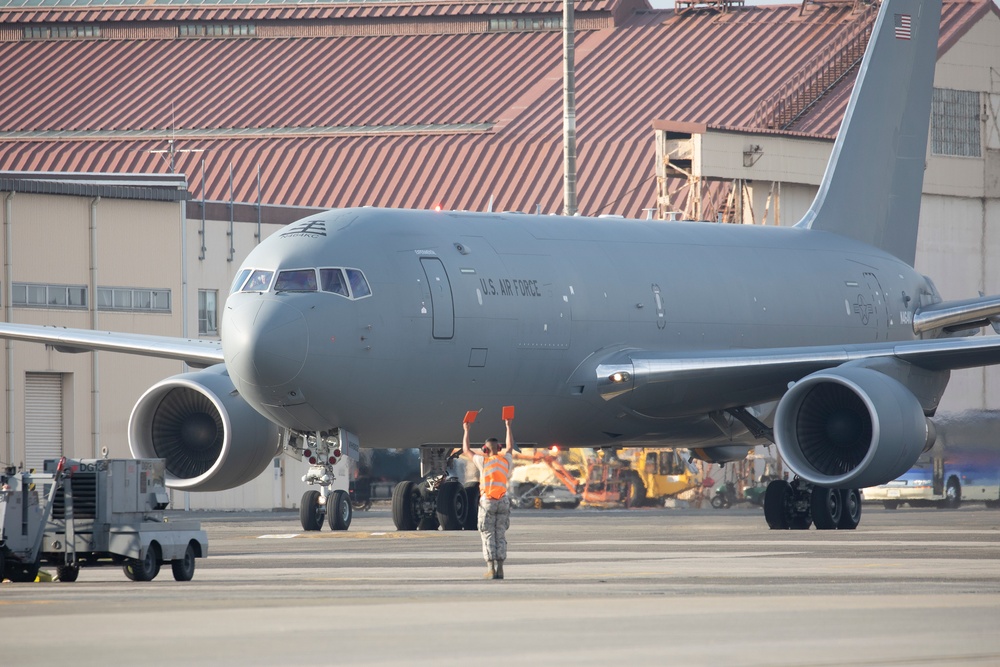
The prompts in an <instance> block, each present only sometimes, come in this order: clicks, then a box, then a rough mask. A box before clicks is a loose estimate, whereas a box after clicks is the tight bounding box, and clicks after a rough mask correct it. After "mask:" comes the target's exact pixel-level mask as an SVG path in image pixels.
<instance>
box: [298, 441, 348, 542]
mask: <svg viewBox="0 0 1000 667" xmlns="http://www.w3.org/2000/svg"><path fill="white" fill-rule="evenodd" d="M347 436H348V434H347V433H346V432H345V431H343V430H341V429H338V430H336V431H333V432H327V431H322V432H319V433H314V434H301V433H300V434H298V435H295V436H292V437H291V438H290V439H289V440H290V442H289V444H288V445H286V446H287V447H290V448H292V449H295V450H296V451H298V452H300V453H301V454H302V457H303V458H305V459H306V460H307V461H309V471H308V472H307V473H306V474H305V476H303V477H302V481H303V482H306V483H307V484H309V485H316V486H318V487H319V489H318V490H317V489H309V490H308V491H306V492H305V493H303V494H302V504H301V505H300V506H299V521H300V522H301V523H302V529H303V530H309V531H313V530H322V529H323V522H324V519H325V520H326V522H327V523H328V524H329V525H330V530H347V529H348V528H350V527H351V519H352V518H353V516H354V510H353V507H352V506H351V497H350V495H349V494H348V493H347V491H343V490H340V489H334V488H333V484H334V481H335V480H336V478H337V476H336V474H335V472H334V466H336V465H337V463H339V462H340V460H341V459H342V458H343V456H344V453H345V452H344V448H345V447H346V445H347Z"/></svg>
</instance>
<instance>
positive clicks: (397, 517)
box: [392, 447, 479, 530]
mask: <svg viewBox="0 0 1000 667" xmlns="http://www.w3.org/2000/svg"><path fill="white" fill-rule="evenodd" d="M462 463H464V462H461V461H459V460H458V454H457V453H455V454H451V455H449V454H448V450H447V449H444V448H440V447H436V448H425V449H421V450H420V471H421V473H422V474H423V477H422V478H421V480H420V481H419V482H400V483H399V484H397V485H396V487H395V488H394V489H393V490H392V521H393V523H394V524H396V529H397V530H437V529H438V528H441V529H442V530H463V529H464V530H475V529H476V521H477V518H478V515H479V509H478V508H479V482H469V483H463V480H464V479H465V476H466V474H465V470H464V466H463V465H462Z"/></svg>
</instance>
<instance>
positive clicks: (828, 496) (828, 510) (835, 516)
mask: <svg viewBox="0 0 1000 667" xmlns="http://www.w3.org/2000/svg"><path fill="white" fill-rule="evenodd" d="M809 509H810V511H811V512H812V519H813V523H814V524H816V529H817V530H833V529H834V528H836V527H837V524H839V523H840V517H841V516H842V515H843V513H844V499H843V497H842V496H841V495H840V489H827V488H825V487H822V486H814V487H813V490H812V497H811V498H810V501H809Z"/></svg>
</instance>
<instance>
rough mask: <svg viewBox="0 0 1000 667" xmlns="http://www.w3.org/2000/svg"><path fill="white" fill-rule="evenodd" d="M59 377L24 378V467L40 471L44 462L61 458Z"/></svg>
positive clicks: (57, 374) (28, 375) (42, 375)
mask: <svg viewBox="0 0 1000 667" xmlns="http://www.w3.org/2000/svg"><path fill="white" fill-rule="evenodd" d="M62 385H63V382H62V374H60V373H26V374H25V376H24V464H25V466H26V467H28V468H35V469H37V470H41V469H42V463H43V462H44V461H45V459H54V458H59V457H60V456H62V454H63V427H62V424H63V396H62Z"/></svg>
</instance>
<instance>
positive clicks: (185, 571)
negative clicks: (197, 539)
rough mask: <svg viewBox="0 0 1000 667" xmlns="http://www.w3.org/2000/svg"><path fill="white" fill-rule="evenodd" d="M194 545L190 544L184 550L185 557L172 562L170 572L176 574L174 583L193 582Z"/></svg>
mask: <svg viewBox="0 0 1000 667" xmlns="http://www.w3.org/2000/svg"><path fill="white" fill-rule="evenodd" d="M194 562H195V557H194V545H192V544H188V545H187V549H185V550H184V557H183V558H179V559H177V560H172V561H170V570H171V571H172V572H173V574H174V581H191V579H192V578H193V577H194Z"/></svg>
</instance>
